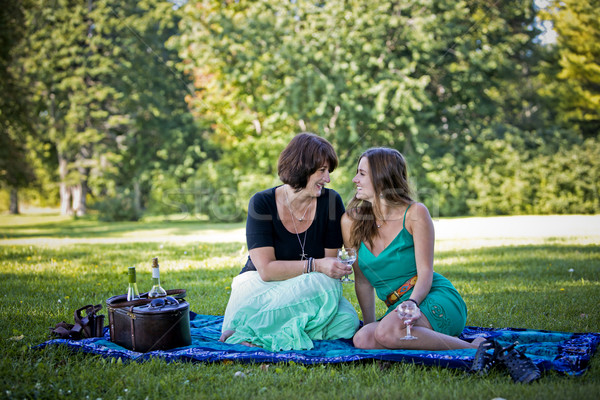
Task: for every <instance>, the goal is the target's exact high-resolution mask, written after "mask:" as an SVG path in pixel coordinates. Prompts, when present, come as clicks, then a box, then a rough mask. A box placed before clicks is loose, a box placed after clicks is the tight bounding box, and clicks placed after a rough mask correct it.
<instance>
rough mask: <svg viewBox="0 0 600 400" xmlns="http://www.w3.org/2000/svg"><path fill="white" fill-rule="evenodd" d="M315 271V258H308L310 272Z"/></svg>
mask: <svg viewBox="0 0 600 400" xmlns="http://www.w3.org/2000/svg"><path fill="white" fill-rule="evenodd" d="M314 271H315V259H314V258H312V257H309V258H308V272H314Z"/></svg>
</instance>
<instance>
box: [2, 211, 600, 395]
mask: <svg viewBox="0 0 600 400" xmlns="http://www.w3.org/2000/svg"><path fill="white" fill-rule="evenodd" d="M242 227H243V224H232V225H222V226H219V225H209V224H207V223H205V222H202V221H188V220H180V221H160V220H154V221H145V222H140V223H119V224H106V223H99V222H96V221H93V220H91V219H79V220H73V219H66V218H61V217H58V216H56V215H41V216H39V215H38V216H18V217H13V216H0V293H1V294H2V295H1V296H2V297H1V303H0V351H1V354H2V357H1V358H0V368H1V372H2V374H1V376H0V398H42V399H45V398H47V399H57V398H72V399H86V398H89V399H97V398H102V399H118V398H122V399H145V398H148V399H158V398H171V399H173V398H226V399H230V398H231V399H233V398H236V399H239V398H242V399H250V398H260V399H279V398H286V397H287V398H310V399H313V398H314V399H332V398H346V399H354V398H356V399H373V398H381V399H388V398H391V399H396V398H404V397H406V398H408V399H422V398H425V399H445V398H460V399H493V398H496V397H502V398H505V399H520V398H540V399H545V398H551V397H552V398H560V399H588V398H596V396H597V394H598V393H600V365H599V363H600V357H599V356H598V355H596V356H595V357H594V359H593V360H592V363H591V368H590V370H588V371H587V372H586V373H585V374H584V375H583V376H580V377H568V376H562V375H559V374H557V373H554V372H549V373H545V374H544V375H543V377H542V379H541V380H540V381H539V382H536V383H534V384H532V385H527V386H524V385H515V384H513V383H512V381H511V380H510V377H509V376H508V375H506V374H504V373H501V372H493V373H491V374H490V375H488V376H487V377H484V378H480V377H474V376H470V375H468V374H466V373H464V372H462V371H457V370H451V369H444V368H436V367H421V366H415V365H411V364H402V363H385V362H361V363H346V364H339V365H334V364H329V365H312V366H305V365H300V364H294V363H290V364H272V365H261V364H238V363H215V364H191V363H172V364H166V363H164V362H162V361H160V360H153V361H151V362H146V363H122V362H118V361H115V360H113V359H103V358H101V357H98V356H93V355H86V354H74V353H72V352H70V351H69V350H68V349H65V348H56V347H53V348H48V349H45V350H38V349H32V348H31V346H35V345H37V344H39V343H42V342H44V341H45V340H47V339H48V332H49V328H50V327H52V326H54V325H55V324H56V323H58V322H60V321H63V320H64V321H67V322H72V321H73V311H74V310H75V309H77V308H79V307H81V306H83V305H85V304H98V303H101V304H103V305H104V304H105V301H106V299H107V298H108V297H110V296H113V295H115V294H120V293H123V292H124V291H125V288H126V282H127V277H126V269H127V267H128V266H130V265H135V266H136V267H137V271H138V285H139V286H140V290H143V291H144V290H147V289H149V286H150V281H151V278H150V261H151V258H152V257H155V256H156V257H159V260H160V264H161V280H162V283H163V286H165V287H166V288H185V289H186V290H187V300H188V301H189V302H190V306H191V309H192V310H193V311H195V312H197V313H201V314H214V315H219V314H223V312H224V310H225V306H226V304H227V300H228V298H229V293H230V288H229V286H230V284H231V279H232V278H233V277H234V276H235V275H236V274H237V273H238V272H239V269H240V267H241V265H242V262H243V258H244V254H245V251H244V248H243V243H242V242H239V241H235V240H234V241H231V242H215V241H198V240H195V238H207V237H210V236H211V234H212V233H213V232H217V231H218V232H229V231H231V232H234V231H238V230H239V229H240V228H242ZM207 232H208V234H206V233H207ZM203 233H204V235H203ZM61 238H62V239H69V238H70V239H78V240H79V242H70V241H64V242H61V241H60V240H59V241H57V242H52V244H48V242H47V240H48V239H61ZM125 238H126V239H127V240H124V239H125ZM132 238H134V239H135V240H138V241H134V240H133V241H132ZM146 238H148V241H145V239H146ZM98 239H105V240H104V241H99V240H98ZM106 239H111V240H112V242H110V241H109V242H107V241H106ZM163 239H164V240H163ZM19 240H22V241H23V242H22V243H20V242H19ZM203 240H204V239H203ZM542 242H543V243H541V244H529V245H518V244H516V243H515V244H513V245H510V246H506V245H504V246H495V247H485V248H479V249H465V248H458V247H457V248H453V249H449V250H445V251H443V252H439V253H437V254H436V270H437V271H438V272H440V273H442V274H444V275H445V276H447V277H448V278H449V279H450V280H451V281H452V282H453V283H454V284H455V286H456V287H457V289H458V290H459V291H460V292H461V293H462V294H463V296H464V298H465V301H466V303H467V306H468V308H469V319H468V322H467V323H468V324H469V325H476V326H493V327H508V326H510V327H522V328H532V329H549V330H557V331H582V332H590V331H591V332H600V313H599V312H598V305H599V304H600V249H599V248H598V246H597V245H589V244H581V243H579V242H578V241H577V239H576V238H568V239H560V238H555V239H552V240H547V241H542ZM588 242H589V241H588ZM446 247H447V246H446ZM570 270H572V271H570ZM344 290H345V295H346V297H347V298H348V299H349V300H350V301H351V302H352V303H353V304H354V305H355V306H356V307H357V309H358V304H357V302H356V296H355V295H354V293H353V289H352V287H351V286H345V288H344ZM383 310H384V306H383V305H382V304H379V305H378V311H379V312H380V313H383ZM238 371H241V372H243V373H244V374H245V377H237V376H235V373H236V372H238Z"/></svg>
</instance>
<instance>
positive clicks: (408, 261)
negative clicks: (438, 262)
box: [358, 204, 467, 336]
mask: <svg viewBox="0 0 600 400" xmlns="http://www.w3.org/2000/svg"><path fill="white" fill-rule="evenodd" d="M411 205H412V204H410V205H409V206H408V207H407V208H406V211H405V212H404V219H403V221H402V230H401V231H400V233H398V235H397V236H396V237H395V238H394V239H393V240H392V242H391V243H390V244H389V245H388V246H387V247H386V248H385V249H383V251H382V252H381V253H380V254H379V255H378V256H374V255H373V253H371V251H370V250H369V249H368V248H367V246H366V245H365V243H364V242H362V243H361V244H360V247H359V249H358V266H359V267H360V270H361V271H362V273H363V274H364V276H365V277H366V278H367V280H368V281H369V282H370V283H371V285H372V286H373V288H375V293H376V294H377V297H378V298H379V299H380V300H382V301H385V299H386V297H387V296H388V295H389V294H390V293H391V292H393V291H394V290H396V289H398V288H399V287H400V286H402V285H403V284H404V283H405V282H406V281H407V280H409V279H410V278H412V277H413V276H415V275H417V262H416V260H415V244H414V240H413V236H412V235H411V234H410V233H409V232H408V230H407V229H406V213H407V212H408V209H409V208H410V206H411ZM412 291H413V289H410V290H409V291H408V292H406V293H405V294H404V295H403V296H402V297H401V298H400V300H399V301H397V302H396V303H395V304H393V305H391V306H390V307H389V308H388V309H387V311H386V315H387V314H388V313H390V312H391V311H393V310H394V309H395V308H396V307H397V306H398V305H399V304H400V303H402V302H403V301H406V300H407V299H408V298H409V297H410V296H411V294H412ZM419 308H420V309H421V312H422V313H423V314H425V316H426V317H427V319H428V320H429V322H430V323H431V325H432V327H433V328H434V330H435V331H438V332H442V333H446V334H449V335H453V336H458V335H460V333H461V332H462V330H463V328H464V325H465V323H466V318H467V307H466V305H465V303H464V301H463V299H462V298H461V297H460V294H459V293H458V292H457V291H456V289H455V288H454V286H453V285H452V283H451V282H450V281H449V280H448V279H446V278H445V277H444V276H442V275H440V274H438V273H437V272H434V273H433V282H432V285H431V290H430V292H429V294H428V295H427V297H426V298H425V299H424V300H423V301H422V302H421V304H420V307H419Z"/></svg>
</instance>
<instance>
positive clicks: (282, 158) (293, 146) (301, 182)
mask: <svg viewBox="0 0 600 400" xmlns="http://www.w3.org/2000/svg"><path fill="white" fill-rule="evenodd" d="M325 164H327V166H328V167H329V172H333V170H334V169H336V168H337V165H338V158H337V155H336V154H335V150H334V149H333V146H332V145H331V143H329V142H328V141H327V140H326V139H323V138H322V137H320V136H317V135H315V134H314V133H310V132H302V133H299V134H297V135H296V136H295V137H294V138H293V139H292V141H291V142H290V143H289V144H288V145H287V146H286V148H285V149H284V150H283V151H282V152H281V154H280V155H279V162H278V163H277V172H278V173H279V179H281V181H282V182H283V183H287V184H288V185H290V186H291V187H293V188H294V189H296V190H300V189H304V188H305V187H306V185H307V183H308V178H309V177H310V176H311V175H312V174H314V173H315V172H316V171H317V170H318V169H319V168H321V167H322V166H323V165H325Z"/></svg>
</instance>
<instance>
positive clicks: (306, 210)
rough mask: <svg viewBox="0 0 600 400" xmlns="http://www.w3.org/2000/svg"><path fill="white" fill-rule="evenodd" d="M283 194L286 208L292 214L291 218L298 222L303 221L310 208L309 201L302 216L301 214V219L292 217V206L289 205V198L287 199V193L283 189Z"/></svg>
mask: <svg viewBox="0 0 600 400" xmlns="http://www.w3.org/2000/svg"><path fill="white" fill-rule="evenodd" d="M283 192H284V193H285V199H286V201H287V207H288V210H290V214H292V217H293V218H295V219H297V220H298V221H299V222H302V221H304V217H306V213H307V212H308V209H309V208H310V204H311V201H309V202H308V205H307V206H306V208H305V209H304V214H302V217H301V218H298V217H296V216H295V215H294V212H293V211H292V204H291V203H290V198H289V197H288V193H287V190H285V188H284V189H283Z"/></svg>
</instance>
